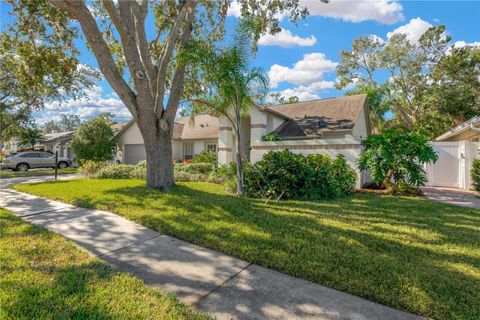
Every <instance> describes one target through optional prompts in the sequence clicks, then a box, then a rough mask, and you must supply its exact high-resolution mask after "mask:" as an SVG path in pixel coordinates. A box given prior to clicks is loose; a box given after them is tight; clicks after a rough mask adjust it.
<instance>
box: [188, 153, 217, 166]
mask: <svg viewBox="0 0 480 320" xmlns="http://www.w3.org/2000/svg"><path fill="white" fill-rule="evenodd" d="M191 163H210V164H213V165H214V166H216V165H217V153H216V152H212V151H203V152H201V153H199V154H197V155H194V156H193V158H192V162H191Z"/></svg>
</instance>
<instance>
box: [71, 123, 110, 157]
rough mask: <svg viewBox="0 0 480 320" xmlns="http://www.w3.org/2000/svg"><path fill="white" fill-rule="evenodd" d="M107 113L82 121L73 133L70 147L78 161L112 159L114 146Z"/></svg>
mask: <svg viewBox="0 0 480 320" xmlns="http://www.w3.org/2000/svg"><path fill="white" fill-rule="evenodd" d="M111 125H112V121H111V117H110V116H109V115H106V114H103V115H100V116H98V117H96V118H93V119H92V120H89V121H87V122H85V123H83V124H82V125H81V126H80V128H79V129H78V130H77V132H76V133H75V135H74V138H73V141H72V149H73V152H74V154H75V157H76V159H77V160H79V161H80V162H84V161H86V160H92V161H107V160H110V159H112V157H113V152H114V150H115V148H116V141H115V135H114V132H113V130H112V127H111Z"/></svg>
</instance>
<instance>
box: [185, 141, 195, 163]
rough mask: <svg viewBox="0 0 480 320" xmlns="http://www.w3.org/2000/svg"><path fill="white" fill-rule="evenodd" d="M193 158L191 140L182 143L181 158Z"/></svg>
mask: <svg viewBox="0 0 480 320" xmlns="http://www.w3.org/2000/svg"><path fill="white" fill-rule="evenodd" d="M192 158H193V142H184V143H183V159H184V160H190V159H192Z"/></svg>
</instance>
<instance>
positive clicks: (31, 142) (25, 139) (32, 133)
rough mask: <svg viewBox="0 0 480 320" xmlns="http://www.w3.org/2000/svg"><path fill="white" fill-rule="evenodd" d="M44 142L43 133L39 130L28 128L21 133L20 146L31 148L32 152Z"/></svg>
mask: <svg viewBox="0 0 480 320" xmlns="http://www.w3.org/2000/svg"><path fill="white" fill-rule="evenodd" d="M41 140H42V131H40V130H39V129H37V128H26V129H24V130H22V131H21V133H20V145H22V146H31V148H32V150H34V149H35V145H36V144H37V143H39V142H40V141H41Z"/></svg>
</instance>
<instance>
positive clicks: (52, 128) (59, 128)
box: [43, 114, 82, 133]
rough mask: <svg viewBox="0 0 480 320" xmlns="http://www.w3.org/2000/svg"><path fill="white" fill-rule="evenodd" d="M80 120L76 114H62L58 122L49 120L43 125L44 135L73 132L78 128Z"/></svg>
mask: <svg viewBox="0 0 480 320" xmlns="http://www.w3.org/2000/svg"><path fill="white" fill-rule="evenodd" d="M81 123H82V120H80V117H79V116H78V115H76V114H62V115H60V120H59V121H55V120H50V121H48V122H47V123H45V124H44V125H43V131H44V132H45V133H54V132H65V131H74V130H77V129H78V127H80V125H81Z"/></svg>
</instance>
